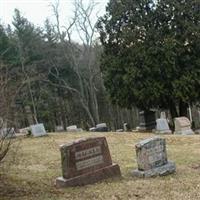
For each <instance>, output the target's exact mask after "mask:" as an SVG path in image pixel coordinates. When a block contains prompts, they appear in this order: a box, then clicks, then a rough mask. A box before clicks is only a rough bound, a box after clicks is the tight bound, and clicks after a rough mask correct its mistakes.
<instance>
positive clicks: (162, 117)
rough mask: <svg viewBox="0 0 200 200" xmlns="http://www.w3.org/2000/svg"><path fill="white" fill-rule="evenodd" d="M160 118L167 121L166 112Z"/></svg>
mask: <svg viewBox="0 0 200 200" xmlns="http://www.w3.org/2000/svg"><path fill="white" fill-rule="evenodd" d="M160 118H161V119H166V118H167V117H166V112H164V111H162V112H161V113H160Z"/></svg>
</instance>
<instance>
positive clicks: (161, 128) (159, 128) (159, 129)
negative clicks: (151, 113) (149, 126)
mask: <svg viewBox="0 0 200 200" xmlns="http://www.w3.org/2000/svg"><path fill="white" fill-rule="evenodd" d="M156 133H158V134H160V133H161V134H171V133H172V131H171V130H170V129H169V125H168V122H167V120H166V119H164V118H161V119H157V120H156Z"/></svg>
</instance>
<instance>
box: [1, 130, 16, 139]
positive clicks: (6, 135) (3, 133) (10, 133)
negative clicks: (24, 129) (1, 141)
mask: <svg viewBox="0 0 200 200" xmlns="http://www.w3.org/2000/svg"><path fill="white" fill-rule="evenodd" d="M14 137H16V134H15V129H14V128H2V129H0V138H14Z"/></svg>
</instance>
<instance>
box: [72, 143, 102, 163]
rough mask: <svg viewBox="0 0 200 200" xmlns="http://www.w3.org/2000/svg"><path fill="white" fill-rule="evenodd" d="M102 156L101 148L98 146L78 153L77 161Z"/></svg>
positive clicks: (76, 155)
mask: <svg viewBox="0 0 200 200" xmlns="http://www.w3.org/2000/svg"><path fill="white" fill-rule="evenodd" d="M98 154H101V147H100V146H96V147H93V148H89V149H86V150H83V151H78V152H76V153H75V159H76V160H80V159H84V158H88V157H90V156H95V155H98Z"/></svg>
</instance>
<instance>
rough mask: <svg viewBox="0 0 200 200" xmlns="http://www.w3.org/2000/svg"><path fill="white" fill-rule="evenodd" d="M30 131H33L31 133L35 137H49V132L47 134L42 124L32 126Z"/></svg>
mask: <svg viewBox="0 0 200 200" xmlns="http://www.w3.org/2000/svg"><path fill="white" fill-rule="evenodd" d="M30 129H31V133H32V135H33V136H34V137H40V136H44V135H47V132H46V130H45V128H44V125H43V124H42V123H41V124H35V125H31V126H30Z"/></svg>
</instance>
